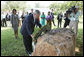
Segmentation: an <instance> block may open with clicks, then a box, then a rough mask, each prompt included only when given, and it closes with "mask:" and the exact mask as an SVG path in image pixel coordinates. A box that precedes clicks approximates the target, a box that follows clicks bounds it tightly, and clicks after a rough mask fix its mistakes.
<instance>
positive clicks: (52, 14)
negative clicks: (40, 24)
mask: <svg viewBox="0 0 84 57" xmlns="http://www.w3.org/2000/svg"><path fill="white" fill-rule="evenodd" d="M51 16H52V22H53V24H54V26H56V25H55V22H54V13H53V9H52V11H51Z"/></svg>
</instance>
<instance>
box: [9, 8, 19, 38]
mask: <svg viewBox="0 0 84 57" xmlns="http://www.w3.org/2000/svg"><path fill="white" fill-rule="evenodd" d="M16 13H17V10H16V9H13V10H12V15H11V16H10V20H11V24H12V28H13V29H14V34H15V38H16V39H17V38H18V26H19V16H18V15H17V14H16Z"/></svg>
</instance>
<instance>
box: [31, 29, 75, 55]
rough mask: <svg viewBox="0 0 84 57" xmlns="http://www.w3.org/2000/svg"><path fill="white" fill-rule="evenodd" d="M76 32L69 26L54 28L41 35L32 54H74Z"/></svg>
mask: <svg viewBox="0 0 84 57" xmlns="http://www.w3.org/2000/svg"><path fill="white" fill-rule="evenodd" d="M74 55H75V34H74V32H73V31H72V30H70V29H67V28H60V29H53V30H51V31H49V32H47V33H46V34H44V35H42V36H40V37H39V38H38V40H37V44H36V47H35V50H34V52H33V53H32V56H74Z"/></svg>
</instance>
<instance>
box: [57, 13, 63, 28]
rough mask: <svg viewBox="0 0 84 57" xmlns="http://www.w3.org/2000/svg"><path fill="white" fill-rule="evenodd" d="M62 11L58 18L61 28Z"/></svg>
mask: <svg viewBox="0 0 84 57" xmlns="http://www.w3.org/2000/svg"><path fill="white" fill-rule="evenodd" d="M62 17H63V15H62V12H60V14H58V16H57V20H58V28H59V25H60V28H61V25H62Z"/></svg>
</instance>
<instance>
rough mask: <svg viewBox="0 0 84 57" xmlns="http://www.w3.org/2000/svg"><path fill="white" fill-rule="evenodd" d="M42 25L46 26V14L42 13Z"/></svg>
mask: <svg viewBox="0 0 84 57" xmlns="http://www.w3.org/2000/svg"><path fill="white" fill-rule="evenodd" d="M41 25H42V26H44V25H45V14H44V12H42V15H41Z"/></svg>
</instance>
